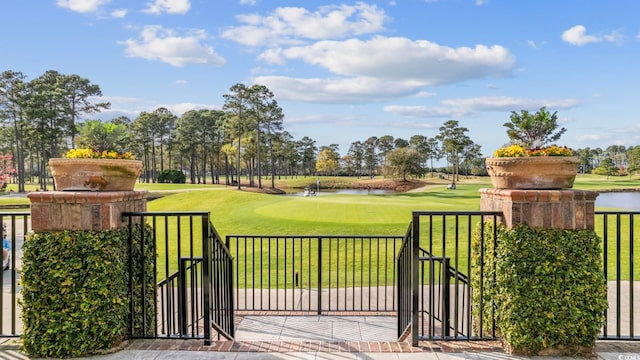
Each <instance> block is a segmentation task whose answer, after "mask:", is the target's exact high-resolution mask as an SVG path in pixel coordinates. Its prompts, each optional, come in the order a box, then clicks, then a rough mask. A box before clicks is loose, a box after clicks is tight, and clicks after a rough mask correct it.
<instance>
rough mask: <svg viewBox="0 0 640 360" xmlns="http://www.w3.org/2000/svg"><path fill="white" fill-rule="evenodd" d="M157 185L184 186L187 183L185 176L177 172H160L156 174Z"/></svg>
mask: <svg viewBox="0 0 640 360" xmlns="http://www.w3.org/2000/svg"><path fill="white" fill-rule="evenodd" d="M157 181H158V182H159V183H174V184H184V183H186V182H187V176H186V175H185V174H184V173H183V172H182V171H179V170H162V171H160V173H158V179H157Z"/></svg>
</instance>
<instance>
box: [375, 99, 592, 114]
mask: <svg viewBox="0 0 640 360" xmlns="http://www.w3.org/2000/svg"><path fill="white" fill-rule="evenodd" d="M440 103H441V104H442V105H444V106H431V107H430V106H400V105H390V106H386V107H385V108H384V111H386V112H389V113H392V114H395V115H399V116H410V117H421V118H458V117H463V116H470V115H473V114H474V113H476V112H481V111H520V110H522V109H524V110H530V111H537V110H538V109H540V108H541V107H543V106H546V107H547V108H551V109H569V108H573V107H576V106H578V105H580V104H581V101H580V100H577V99H555V100H550V99H520V98H512V97H506V96H497V97H476V98H466V99H447V100H443V101H441V102H440Z"/></svg>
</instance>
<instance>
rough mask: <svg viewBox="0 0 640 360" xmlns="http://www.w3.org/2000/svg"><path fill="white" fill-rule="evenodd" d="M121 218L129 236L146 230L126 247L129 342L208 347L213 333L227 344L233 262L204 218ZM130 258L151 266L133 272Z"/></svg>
mask: <svg viewBox="0 0 640 360" xmlns="http://www.w3.org/2000/svg"><path fill="white" fill-rule="evenodd" d="M123 217H124V219H125V223H126V224H127V227H128V228H129V229H130V231H129V233H130V234H136V232H135V231H134V230H133V229H134V228H135V227H136V226H138V225H137V224H147V225H148V227H147V229H148V232H142V233H141V235H140V233H138V235H134V236H132V237H130V241H129V244H130V247H131V248H130V251H129V253H130V254H134V257H130V259H129V263H130V267H133V269H134V270H133V271H130V273H131V279H130V286H131V290H130V292H131V294H133V295H132V299H131V313H132V316H131V319H130V331H129V332H130V334H131V337H133V338H183V339H204V340H205V344H209V343H210V342H211V340H212V336H213V334H212V331H213V330H215V331H216V333H217V336H218V339H219V338H220V337H221V336H223V337H225V338H233V334H234V322H233V317H234V311H233V310H234V309H233V291H232V288H231V286H232V282H231V280H232V278H233V268H232V262H233V259H232V258H231V255H230V253H229V251H228V250H227V248H226V245H225V244H224V242H223V241H222V240H221V238H220V236H219V235H218V233H217V232H216V231H215V228H214V227H213V225H212V224H211V222H210V221H209V213H208V212H182V213H179V212H178V213H177V212H171V213H162V212H140V213H124V214H123ZM136 248H139V250H136ZM149 249H151V253H149ZM135 254H142V258H144V257H149V256H152V257H153V259H154V260H155V261H153V265H152V266H151V267H149V266H138V267H136V265H135V262H136V261H138V260H135ZM142 262H143V263H144V261H142ZM150 278H151V279H152V280H151V281H149V280H148V279H150ZM145 287H150V288H145ZM149 294H151V296H149Z"/></svg>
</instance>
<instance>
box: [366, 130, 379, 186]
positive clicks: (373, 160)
mask: <svg viewBox="0 0 640 360" xmlns="http://www.w3.org/2000/svg"><path fill="white" fill-rule="evenodd" d="M378 143H379V139H378V138H377V137H375V136H371V137H370V138H368V139H367V140H366V141H365V142H364V144H363V149H364V163H365V166H366V167H367V169H368V170H369V177H370V178H373V176H374V171H375V169H376V166H378V159H377V156H376V148H378Z"/></svg>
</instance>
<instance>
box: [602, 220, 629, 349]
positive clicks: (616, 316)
mask: <svg viewBox="0 0 640 360" xmlns="http://www.w3.org/2000/svg"><path fill="white" fill-rule="evenodd" d="M595 220H596V222H595V226H596V232H597V233H598V235H600V237H601V238H602V242H603V252H602V254H603V256H602V258H603V271H604V275H605V278H606V279H607V286H608V293H607V300H608V302H609V308H608V309H607V313H606V314H605V316H606V322H605V325H604V327H603V328H602V331H601V333H600V339H603V340H640V306H638V305H636V302H637V301H638V299H640V281H639V280H640V266H639V265H638V264H640V252H639V251H636V249H635V245H637V244H639V243H640V212H632V211H629V212H623V211H596V218H595Z"/></svg>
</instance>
